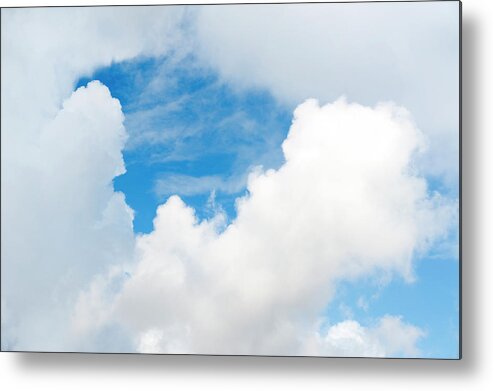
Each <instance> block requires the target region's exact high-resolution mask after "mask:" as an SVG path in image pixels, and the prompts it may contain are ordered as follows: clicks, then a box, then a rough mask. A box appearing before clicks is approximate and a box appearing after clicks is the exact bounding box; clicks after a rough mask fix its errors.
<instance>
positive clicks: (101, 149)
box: [2, 81, 134, 350]
mask: <svg viewBox="0 0 493 391" xmlns="http://www.w3.org/2000/svg"><path fill="white" fill-rule="evenodd" d="M125 140H126V132H125V129H124V127H123V114H122V112H121V107H120V104H119V102H118V101H117V100H115V99H113V98H112V97H111V95H110V92H109V90H108V89H107V88H106V87H105V86H103V85H102V84H100V83H99V82H96V81H95V82H91V83H89V84H88V86H87V88H86V87H81V88H79V89H78V90H77V91H75V92H74V93H73V94H72V96H71V97H70V98H69V99H67V100H66V101H65V102H64V104H63V108H62V109H61V110H60V111H59V112H58V114H57V115H56V117H55V118H54V119H53V121H52V122H50V123H49V124H48V125H47V126H46V127H45V128H44V129H43V130H42V132H41V134H40V137H39V144H38V145H37V148H36V152H37V154H36V155H34V156H33V155H31V156H30V159H31V160H30V161H29V160H28V161H27V162H26V163H25V164H23V165H13V164H12V163H11V162H9V163H10V164H9V169H10V170H12V171H13V172H14V173H15V174H16V175H18V176H17V177H16V178H12V177H10V178H8V179H10V180H9V181H8V186H6V184H5V183H2V191H3V192H4V193H3V194H2V203H3V205H2V225H3V227H5V229H4V230H2V298H3V299H4V300H5V305H6V316H5V318H2V321H3V322H5V324H7V325H9V326H11V327H12V329H7V331H5V330H4V328H3V327H2V344H4V345H3V346H4V347H7V348H9V347H12V348H14V347H15V348H16V349H27V350H56V349H64V348H65V344H66V343H67V338H69V336H68V335H67V334H66V324H67V323H68V322H69V320H70V317H69V316H68V314H69V313H70V312H71V311H72V306H73V304H74V300H75V299H76V298H77V295H78V292H79V290H80V289H82V288H83V287H84V286H85V284H87V283H89V282H90V281H91V279H92V278H93V276H94V275H97V274H99V273H104V272H106V270H107V267H108V266H109V265H112V264H125V262H128V261H129V260H130V258H129V255H130V254H131V253H132V249H133V245H134V236H133V230H132V219H133V212H132V211H131V210H130V208H129V207H128V206H127V205H126V203H125V198H124V195H123V194H122V193H119V192H115V191H114V189H113V185H112V180H113V178H114V177H115V176H118V175H121V174H123V173H124V172H125V167H124V163H123V158H122V154H121V151H122V149H123V145H124V143H125ZM9 174H10V175H13V173H12V172H9ZM2 180H3V178H2ZM4 189H5V190H4Z"/></svg>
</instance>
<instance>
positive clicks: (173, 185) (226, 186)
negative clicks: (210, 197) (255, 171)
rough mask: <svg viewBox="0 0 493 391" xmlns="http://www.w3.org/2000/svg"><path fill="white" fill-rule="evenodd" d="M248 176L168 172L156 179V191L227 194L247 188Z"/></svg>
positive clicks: (185, 193) (165, 192)
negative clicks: (228, 176) (191, 174)
mask: <svg viewBox="0 0 493 391" xmlns="http://www.w3.org/2000/svg"><path fill="white" fill-rule="evenodd" d="M245 185H246V178H243V176H241V175H239V176H237V177H231V178H227V179H223V178H222V177H221V176H219V175H210V176H202V177H194V176H190V175H179V174H168V175H164V176H163V177H161V178H160V179H158V180H156V182H155V185H154V192H155V193H156V195H157V196H159V197H164V196H170V195H173V194H179V195H182V196H193V195H197V194H205V193H211V192H213V191H214V192H216V191H220V192H223V193H225V194H234V193H238V192H240V191H241V190H243V189H244V188H245Z"/></svg>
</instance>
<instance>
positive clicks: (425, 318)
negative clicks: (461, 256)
mask: <svg viewBox="0 0 493 391" xmlns="http://www.w3.org/2000/svg"><path fill="white" fill-rule="evenodd" d="M415 276H416V279H415V281H413V282H407V281H405V280H404V279H403V278H401V277H396V276H394V278H393V279H392V280H391V281H390V282H388V283H386V282H385V279H384V281H382V280H381V279H379V278H377V277H367V278H365V279H362V280H357V281H344V282H340V283H338V284H337V288H336V290H335V294H334V298H333V300H332V301H331V303H330V305H329V306H328V307H327V312H326V313H325V316H326V317H327V319H328V322H329V324H334V323H337V322H341V321H344V320H347V319H348V318H350V319H351V318H352V319H354V320H357V321H358V322H360V323H361V324H363V325H365V326H368V325H372V324H374V322H375V321H376V319H378V318H380V317H382V316H384V315H387V314H388V315H397V316H402V317H403V318H402V320H403V321H404V322H407V323H411V324H413V325H415V326H417V327H419V328H421V329H422V330H424V331H425V333H426V335H425V336H424V337H423V338H422V339H421V340H420V341H419V342H418V344H417V346H418V348H419V349H420V351H421V353H422V354H423V356H424V357H433V358H457V357H458V355H459V263H458V262H457V261H455V260H451V259H429V258H426V257H425V258H423V259H421V260H419V261H417V263H416V267H415Z"/></svg>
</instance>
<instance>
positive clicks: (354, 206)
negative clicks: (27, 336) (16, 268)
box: [74, 99, 456, 355]
mask: <svg viewBox="0 0 493 391" xmlns="http://www.w3.org/2000/svg"><path fill="white" fill-rule="evenodd" d="M422 148H423V137H422V134H421V133H420V132H419V131H418V130H417V129H416V127H415V126H414V125H413V123H412V121H411V120H410V118H409V115H408V113H407V112H406V111H405V110H404V109H402V108H399V107H396V106H394V105H392V104H380V105H378V106H376V107H375V108H369V107H364V106H361V105H357V104H349V103H347V102H346V101H345V100H344V99H341V100H338V101H336V102H335V103H333V104H327V105H325V106H322V107H321V106H319V104H318V102H316V101H315V100H308V101H307V102H305V103H303V104H302V105H300V106H299V107H298V108H297V109H296V111H295V113H294V120H293V124H292V126H291V129H290V131H289V135H288V137H287V139H286V140H285V141H284V143H283V152H284V156H285V163H284V164H283V165H282V167H280V168H279V169H278V170H268V171H265V172H264V171H263V170H262V169H261V168H258V169H257V171H255V172H253V173H252V174H251V175H250V177H249V181H248V193H249V194H248V195H247V196H245V197H244V198H241V199H238V200H237V210H238V215H237V218H236V219H235V221H233V222H232V223H231V224H230V225H228V226H227V227H226V228H224V227H222V222H223V219H222V218H221V216H220V215H218V216H216V218H215V219H212V220H210V221H207V220H206V221H200V222H199V221H197V218H196V217H195V214H194V210H192V209H191V208H189V207H187V206H186V205H185V204H184V203H183V202H182V201H181V200H180V198H179V197H177V196H172V197H170V198H169V199H168V201H167V202H166V203H165V204H163V205H161V206H160V207H159V209H158V211H157V216H156V219H155V221H154V231H153V232H151V233H150V234H148V235H143V236H140V237H139V238H138V239H137V245H136V263H135V265H134V267H133V268H132V269H129V274H130V275H131V277H129V278H128V279H127V280H126V281H125V282H124V284H123V287H122V289H121V291H120V293H118V294H117V295H116V296H115V299H114V300H113V301H112V303H111V304H109V305H108V309H107V310H106V311H105V312H107V313H111V315H110V319H111V322H116V323H118V324H119V325H120V326H121V327H123V328H124V329H125V330H126V332H127V333H128V335H133V336H134V346H135V347H136V348H137V349H140V350H141V351H145V352H168V353H223V354H224V353H233V354H248V353H254V354H300V353H303V352H306V351H307V349H308V348H307V346H310V343H313V341H314V340H317V341H318V342H319V343H318V344H317V349H318V350H317V351H320V352H326V353H328V354H329V353H331V352H334V354H342V355H359V354H362V355H363V354H367V353H368V354H376V355H386V354H390V355H395V354H400V353H404V354H411V355H413V354H416V352H417V351H416V350H415V346H414V345H415V342H416V341H417V339H418V338H419V337H420V336H421V335H422V333H421V331H420V330H419V329H417V328H415V327H413V326H410V325H406V324H405V323H403V322H401V321H400V320H399V319H397V318H392V317H385V318H383V319H381V320H380V323H379V325H378V326H376V327H375V328H370V329H365V328H363V327H362V326H361V325H359V324H357V323H354V322H345V323H341V324H339V325H336V326H333V327H332V328H330V329H329V331H328V332H327V334H326V335H325V336H324V337H320V335H319V334H317V333H318V331H313V330H314V328H315V327H316V325H317V323H318V322H319V317H320V314H321V313H322V312H323V310H324V308H325V307H326V306H327V304H328V303H329V301H330V298H331V293H332V292H333V289H334V287H335V284H336V283H337V281H339V280H341V279H348V278H351V279H357V278H358V277H361V276H367V275H371V274H377V273H379V272H385V273H398V274H400V275H402V276H404V277H405V278H407V279H412V277H413V274H412V261H413V259H414V257H415V256H416V255H417V254H419V253H420V252H422V251H425V250H426V248H427V247H428V246H429V245H430V243H432V242H433V241H434V240H436V239H439V238H440V237H441V236H443V235H445V234H446V232H447V229H448V227H449V224H450V222H451V219H452V218H453V215H454V212H455V210H456V205H455V204H453V203H449V202H447V201H446V200H444V199H442V198H441V197H440V196H439V195H438V194H429V192H428V190H427V186H426V182H425V180H424V179H423V178H421V177H419V176H418V175H417V173H416V172H415V169H414V167H413V159H414V157H415V155H416V154H417V153H419V152H420V150H421V149H422ZM109 281H110V282H111V279H109ZM94 293H96V294H94ZM91 297H92V298H95V302H96V303H100V302H101V301H104V300H106V301H107V299H104V300H102V299H101V298H100V297H98V295H97V290H96V291H94V292H93V293H91V292H88V293H85V294H84V295H83V296H82V297H81V300H82V302H84V307H87V306H90V305H91V304H90V298H91ZM110 302H111V300H110ZM82 321H84V322H87V320H84V317H82V316H76V318H75V323H74V327H75V328H77V327H79V326H78V325H79V324H80V322H82ZM89 323H91V322H89ZM388 330H390V331H392V332H393V331H394V330H395V331H396V332H395V333H394V334H393V335H394V337H395V339H392V338H393V337H389V336H386V331H388ZM317 335H318V337H317ZM345 340H348V341H349V343H348V344H347V346H346V347H345V348H344V347H343V346H342V345H344V341H345ZM341 341H342V342H341ZM353 347H354V349H353ZM309 349H313V347H310V348H309ZM344 349H346V350H344ZM309 351H312V350H309Z"/></svg>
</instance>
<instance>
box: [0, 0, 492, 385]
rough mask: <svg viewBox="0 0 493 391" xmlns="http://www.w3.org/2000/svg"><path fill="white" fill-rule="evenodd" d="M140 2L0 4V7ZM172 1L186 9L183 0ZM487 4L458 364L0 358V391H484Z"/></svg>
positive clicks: (487, 348)
mask: <svg viewBox="0 0 493 391" xmlns="http://www.w3.org/2000/svg"><path fill="white" fill-rule="evenodd" d="M242 1H243V2H245V0H242ZM138 2H139V1H137V0H130V1H122V0H119V1H111V0H107V1H82V0H79V1H77V0H61V1H60V0H59V1H54V0H51V1H43V0H40V1H23V0H20V1H15V0H10V1H5V0H0V5H1V6H9V5H10V6H12V5H69V4H70V5H82V4H84V5H87V4H127V3H128V4H137V3H138ZM166 2H169V3H172V1H169V0H168V1H164V0H161V1H159V0H158V1H152V0H147V1H144V2H143V1H140V3H145V4H151V3H158V4H159V3H161V4H163V3H166ZM175 2H176V3H194V2H193V1H186V0H176V1H175ZM195 2H196V3H197V2H198V1H195ZM210 2H216V3H217V2H221V1H220V0H212V1H210ZM492 3H493V2H491V0H464V1H463V127H462V132H463V144H462V146H463V177H462V179H463V203H462V206H463V225H462V235H463V237H462V238H463V288H464V290H463V306H462V311H463V312H462V314H463V359H462V360H461V361H429V360H378V359H357V360H355V359H317V358H310V359H308V358H262V357H198V356H188V357H187V356H143V355H131V356H130V355H85V354H20V353H0V388H1V389H3V390H10V389H15V390H25V389H26V390H27V389H50V390H55V391H56V390H65V389H70V390H99V389H103V388H106V389H110V390H130V389H139V390H140V389H146V390H147V389H168V388H171V389H178V390H182V389H185V390H186V389H197V388H200V389H228V390H229V389H234V390H237V389H239V390H242V389H272V388H282V389H286V390H295V389H296V390H298V389H306V390H313V389H330V388H332V389H337V388H343V389H363V388H364V389H370V390H395V389H399V390H408V389H409V390H428V389H430V390H431V389H434V390H441V389H447V390H476V389H477V390H485V389H492V387H493V338H492V335H493V321H492V320H493V303H492V300H493V252H492V243H493V236H492V234H493V227H492V221H493V213H492V203H493V186H492V178H493V173H492V171H491V170H493V151H492V148H493V139H492V138H493V123H492V121H491V119H492V115H491V113H492V111H493V96H492V90H493V85H492V76H491V74H492V70H493V62H492V58H493V38H492V32H493V12H492V10H493V5H492ZM488 200H489V201H488ZM2 228H5V227H2Z"/></svg>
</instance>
